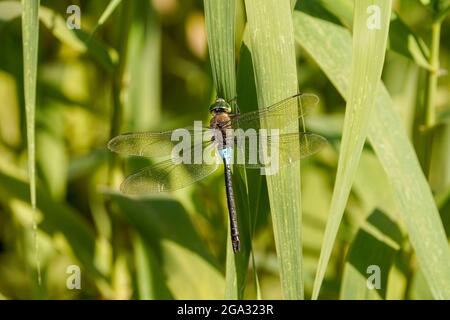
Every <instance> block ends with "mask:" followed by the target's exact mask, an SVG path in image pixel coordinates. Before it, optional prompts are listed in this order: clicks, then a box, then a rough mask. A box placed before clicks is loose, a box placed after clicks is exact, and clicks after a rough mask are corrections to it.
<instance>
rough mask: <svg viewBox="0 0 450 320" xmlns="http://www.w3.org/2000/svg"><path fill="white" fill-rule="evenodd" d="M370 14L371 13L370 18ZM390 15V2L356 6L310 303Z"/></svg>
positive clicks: (349, 177) (369, 105)
mask: <svg viewBox="0 0 450 320" xmlns="http://www.w3.org/2000/svg"><path fill="white" fill-rule="evenodd" d="M371 8H372V9H371ZM370 10H374V11H373V12H372V16H371V15H370ZM377 12H378V15H377ZM390 13H391V1H377V0H375V1H374V0H361V1H357V2H355V9H354V23H353V34H354V36H353V60H352V69H351V70H352V73H351V83H350V93H349V98H348V100H347V108H346V112H345V121H344V131H343V135H342V144H341V149H340V153H339V163H338V170H337V175H336V183H335V185H334V191H333V196H332V199H331V207H330V214H329V218H328V222H327V226H326V229H325V235H324V240H323V244H322V250H321V252H320V258H319V265H318V269H317V275H316V279H315V283H314V289H313V299H317V297H318V295H319V290H320V286H321V284H322V281H323V277H324V275H325V271H326V268H327V265H328V261H329V259H330V256H331V251H332V249H333V244H334V241H335V239H336V235H337V232H338V229H339V225H340V222H341V219H342V216H343V214H344V210H345V207H346V204H347V200H348V196H349V194H350V190H351V188H352V184H353V180H354V178H355V175H356V171H357V168H358V163H359V158H360V156H361V152H362V148H363V146H364V142H365V140H366V136H367V131H368V128H369V121H370V120H371V119H370V116H371V113H372V110H373V109H374V105H375V100H376V93H377V88H378V84H379V82H380V78H381V71H382V69H383V63H384V54H385V51H386V43H387V35H388V30H389V20H390ZM378 24H379V25H378Z"/></svg>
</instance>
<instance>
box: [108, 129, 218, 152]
mask: <svg viewBox="0 0 450 320" xmlns="http://www.w3.org/2000/svg"><path fill="white" fill-rule="evenodd" d="M212 136H213V133H212V132H211V130H210V129H209V128H205V127H203V128H201V130H198V129H193V128H180V129H177V130H173V131H166V132H138V133H125V134H121V135H119V136H117V137H115V138H113V139H111V140H110V141H109V143H108V148H109V149H110V150H111V151H114V152H116V153H119V154H121V155H124V156H139V157H148V158H151V157H156V158H158V157H167V156H170V155H171V154H172V150H173V148H174V146H175V145H177V144H178V143H180V141H182V139H190V141H188V142H189V143H190V144H199V143H202V142H204V141H210V140H211V137H212ZM183 141H184V140H183Z"/></svg>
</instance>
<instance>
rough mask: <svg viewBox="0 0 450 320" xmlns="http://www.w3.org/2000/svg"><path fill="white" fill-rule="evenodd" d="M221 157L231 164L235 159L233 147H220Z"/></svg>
mask: <svg viewBox="0 0 450 320" xmlns="http://www.w3.org/2000/svg"><path fill="white" fill-rule="evenodd" d="M219 154H220V157H221V158H222V159H223V161H224V162H225V164H231V162H232V160H233V148H230V147H228V148H223V149H219Z"/></svg>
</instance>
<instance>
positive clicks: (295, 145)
mask: <svg viewBox="0 0 450 320" xmlns="http://www.w3.org/2000/svg"><path fill="white" fill-rule="evenodd" d="M255 139H256V140H255ZM242 141H243V140H241V141H239V139H237V142H236V145H235V153H234V164H235V165H245V167H246V168H249V169H252V168H254V169H258V168H266V167H270V166H272V165H273V164H275V163H277V164H279V166H280V167H282V166H285V165H286V164H289V163H291V162H295V161H298V160H300V159H303V158H306V157H308V156H310V155H312V154H314V153H316V152H318V151H320V150H321V149H322V148H323V147H324V146H325V145H326V144H327V140H326V139H325V138H324V137H322V136H320V135H317V134H314V133H306V132H300V133H288V134H281V135H278V136H277V137H275V136H267V137H266V138H264V137H261V135H257V137H252V136H248V139H245V143H243V142H242ZM255 141H257V142H255Z"/></svg>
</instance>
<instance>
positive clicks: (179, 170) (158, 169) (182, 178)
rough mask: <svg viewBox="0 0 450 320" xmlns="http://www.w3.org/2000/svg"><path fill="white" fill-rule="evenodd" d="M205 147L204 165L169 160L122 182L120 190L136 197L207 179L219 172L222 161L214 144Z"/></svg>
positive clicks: (176, 188)
mask: <svg viewBox="0 0 450 320" xmlns="http://www.w3.org/2000/svg"><path fill="white" fill-rule="evenodd" d="M204 145H205V146H206V147H205V149H204V152H203V154H204V158H203V161H204V162H203V163H199V164H187V163H176V162H174V160H173V159H168V160H166V161H162V162H159V163H156V164H154V165H152V166H149V167H145V168H143V169H141V170H140V171H138V172H136V173H135V174H132V175H130V176H128V177H127V178H126V179H125V180H124V181H123V182H122V184H121V186H120V190H121V191H122V192H123V193H127V194H134V195H142V194H147V193H159V192H167V191H174V190H178V189H181V188H184V187H186V186H188V185H190V184H192V183H194V182H196V181H199V180H201V179H203V178H205V177H206V176H208V175H210V174H211V173H213V172H214V171H216V170H217V168H218V166H219V163H221V161H220V159H219V158H218V157H217V148H216V145H215V144H214V143H211V142H205V143H204ZM206 156H209V157H210V158H206ZM177 160H180V159H177Z"/></svg>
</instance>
